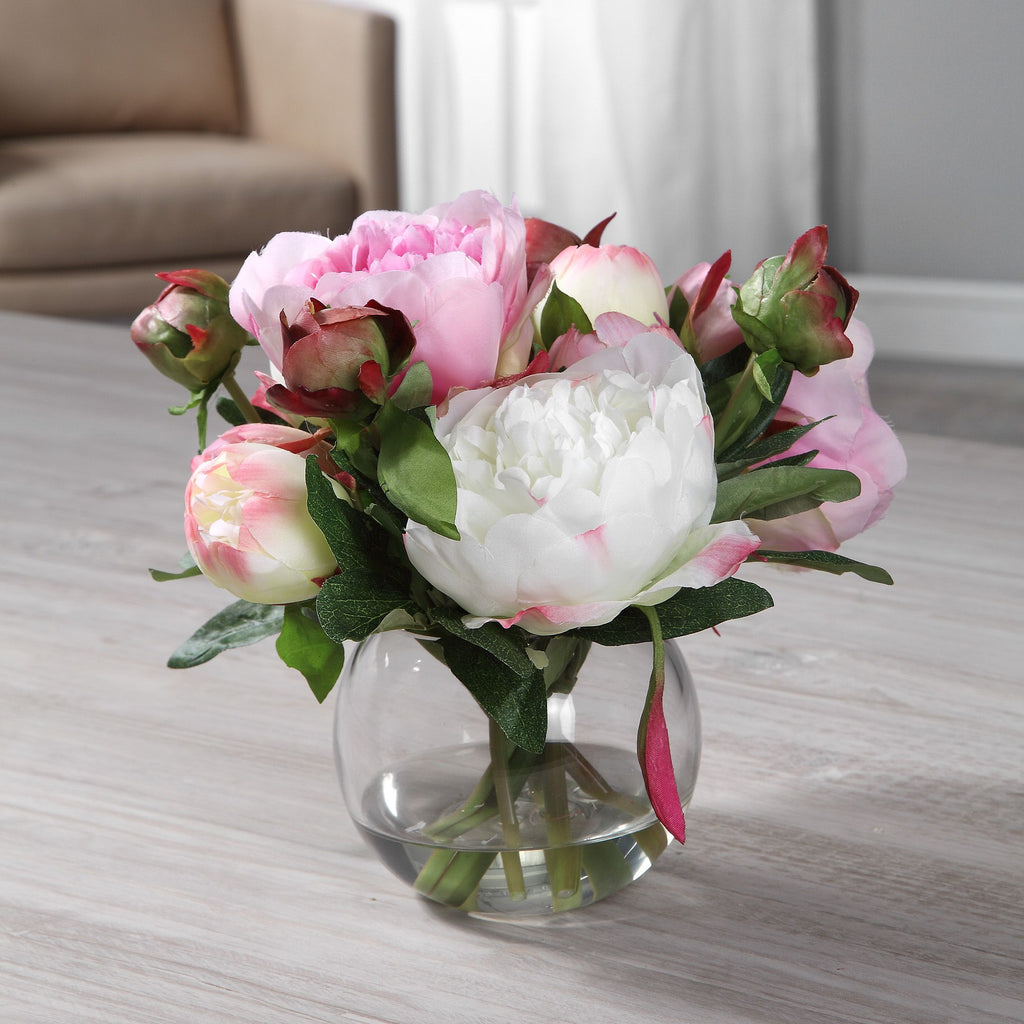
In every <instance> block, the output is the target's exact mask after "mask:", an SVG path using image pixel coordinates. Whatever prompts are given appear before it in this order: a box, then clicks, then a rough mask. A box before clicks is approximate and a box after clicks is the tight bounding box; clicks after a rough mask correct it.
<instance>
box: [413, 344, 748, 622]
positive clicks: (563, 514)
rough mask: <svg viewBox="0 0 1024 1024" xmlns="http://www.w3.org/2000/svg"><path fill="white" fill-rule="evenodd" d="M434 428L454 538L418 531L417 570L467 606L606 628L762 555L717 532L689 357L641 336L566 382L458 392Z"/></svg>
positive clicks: (705, 421)
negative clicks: (445, 460)
mask: <svg viewBox="0 0 1024 1024" xmlns="http://www.w3.org/2000/svg"><path fill="white" fill-rule="evenodd" d="M436 433H437V436H438V438H439V439H440V441H441V443H442V444H443V445H444V447H445V448H446V450H447V451H448V453H449V455H450V456H451V460H452V465H453V467H454V470H455V478H456V481H457V483H458V512H457V515H456V525H457V526H458V528H459V532H460V535H461V539H460V540H457V541H454V540H449V539H447V538H445V537H442V536H440V535H439V534H436V533H433V532H432V531H431V530H429V529H428V528H427V527H425V526H422V525H420V524H418V523H412V522H411V523H409V526H408V529H407V533H406V549H407V551H408V554H409V558H410V559H411V561H412V563H413V565H414V566H415V567H416V569H417V570H418V571H419V572H420V573H422V574H423V576H424V577H425V578H426V579H427V580H428V581H429V582H430V583H431V584H433V585H434V586H435V587H437V588H438V589H440V590H442V591H444V592H445V593H446V594H449V595H450V596H451V597H452V598H454V599H455V600H456V601H458V602H459V604H461V605H462V607H463V608H465V609H466V611H467V612H469V613H470V615H469V617H468V618H467V625H470V626H478V625H482V624H483V623H484V622H486V621H488V620H492V619H493V620H497V621H498V622H500V623H501V624H502V625H505V626H510V625H513V624H518V625H520V626H522V627H523V628H524V629H527V630H529V631H530V632H533V633H537V634H544V635H549V634H553V633H560V632H563V631H564V630H567V629H572V628H574V627H576V626H593V625H600V624H602V623H605V622H610V621H611V620H612V619H613V618H615V616H616V615H618V613H619V612H620V611H622V610H623V609H624V608H626V607H628V606H629V605H633V604H639V605H655V604H658V603H660V602H661V601H664V600H665V599H667V598H668V597H671V596H672V595H673V594H674V593H675V592H676V591H677V590H679V589H680V588H681V587H706V586H711V585H713V584H715V583H718V582H720V581H721V580H723V579H725V578H726V577H728V576H731V575H732V574H733V573H734V572H735V571H736V569H737V567H738V566H739V564H740V563H741V562H742V561H743V560H744V559H745V558H746V556H747V555H748V554H750V552H752V551H753V550H755V549H756V548H757V545H758V541H757V538H756V537H755V536H754V535H753V534H752V533H751V532H750V531H749V530H748V529H747V527H746V526H745V525H744V524H743V523H741V522H730V523H722V524H718V525H715V526H710V525H708V523H709V520H710V518H711V515H712V512H713V510H714V507H715V492H716V473H715V461H714V438H713V427H712V421H711V416H710V414H709V412H708V408H707V405H706V403H705V400H704V392H703V388H702V385H701V379H700V373H699V371H698V369H697V366H696V364H695V363H694V361H693V359H692V358H691V357H690V356H689V355H688V354H687V353H686V352H685V351H683V350H682V349H681V348H680V347H679V346H678V345H676V344H674V343H673V342H672V341H670V340H669V339H667V338H666V337H664V335H662V334H658V333H654V332H647V331H643V332H642V333H639V334H638V335H636V336H635V337H633V338H632V339H630V340H629V341H628V342H627V343H626V345H625V346H624V347H622V348H612V349H607V350H605V351H601V352H598V353H596V354H594V355H592V356H588V357H587V358H585V359H583V360H581V361H580V362H578V363H575V364H573V365H572V366H570V367H569V368H568V369H567V370H566V371H564V372H562V373H551V374H540V375H537V376H535V377H530V378H527V379H524V380H522V381H520V382H518V383H516V384H512V385H509V386H506V387H500V388H495V389H490V390H488V389H479V390H476V391H469V392H463V393H461V394H457V395H455V396H454V397H453V398H452V399H451V402H450V405H449V408H448V410H447V412H446V413H445V414H444V415H443V416H441V417H439V419H438V421H437V425H436Z"/></svg>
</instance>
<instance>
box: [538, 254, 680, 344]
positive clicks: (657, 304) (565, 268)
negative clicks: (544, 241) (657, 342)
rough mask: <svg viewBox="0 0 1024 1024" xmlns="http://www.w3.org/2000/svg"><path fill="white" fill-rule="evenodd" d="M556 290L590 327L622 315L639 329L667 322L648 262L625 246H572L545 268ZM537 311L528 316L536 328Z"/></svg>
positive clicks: (660, 292) (664, 301)
mask: <svg viewBox="0 0 1024 1024" xmlns="http://www.w3.org/2000/svg"><path fill="white" fill-rule="evenodd" d="M550 268H551V274H552V276H553V277H554V279H555V283H557V285H558V287H559V290H560V291H562V292H564V293H565V294H566V295H570V296H572V298H574V299H575V300H576V301H577V302H578V303H579V304H580V305H581V306H582V307H583V312H584V313H586V314H587V317H588V318H589V319H590V322H591V323H593V322H594V321H595V320H596V319H597V318H598V317H599V316H600V315H601V314H602V313H625V314H626V315H627V316H631V317H632V318H633V319H634V320H639V321H640V323H642V324H643V325H644V326H645V327H650V326H653V325H654V324H656V323H658V322H659V321H661V322H667V321H668V299H666V297H665V289H664V287H663V285H662V283H661V276H660V275H659V273H658V268H657V267H655V265H654V262H653V260H652V259H651V258H650V256H648V255H647V254H646V253H643V252H641V251H640V250H639V249H632V248H630V247H629V246H628V245H602V246H599V247H597V248H595V247H594V246H592V245H577V246H572V247H570V248H568V249H563V250H562V252H560V253H559V254H558V255H557V256H556V257H555V258H554V259H553V260H552V261H551V263H550ZM541 311H542V307H538V308H537V309H536V310H535V312H534V317H535V319H536V321H537V322H538V323H539V322H540V315H541Z"/></svg>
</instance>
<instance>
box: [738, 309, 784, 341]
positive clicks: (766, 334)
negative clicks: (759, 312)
mask: <svg viewBox="0 0 1024 1024" xmlns="http://www.w3.org/2000/svg"><path fill="white" fill-rule="evenodd" d="M732 318H733V320H735V321H736V323H737V324H738V325H739V328H740V330H741V331H742V332H743V337H744V338H745V339H746V342H747V344H748V345H749V346H750V348H751V350H752V351H754V352H763V351H765V350H766V349H770V348H773V347H774V346H775V344H776V342H777V341H778V337H777V336H776V334H775V332H774V331H773V330H772V329H771V328H770V327H768V326H766V325H765V324H764V323H762V322H761V321H760V320H758V319H757V317H756V316H751V315H750V314H749V313H747V312H745V311H744V310H743V309H742V308H741V307H740V304H739V303H737V304H736V305H735V306H733V307H732Z"/></svg>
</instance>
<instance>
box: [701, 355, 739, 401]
mask: <svg viewBox="0 0 1024 1024" xmlns="http://www.w3.org/2000/svg"><path fill="white" fill-rule="evenodd" d="M749 358H750V349H749V348H747V346H746V345H745V344H740V345H737V346H736V347H735V348H731V349H730V350H729V351H728V352H724V353H723V354H722V355H720V356H715V358H714V359H709V360H708V361H707V362H706V363H704V364H703V365H702V366H701V368H700V375H701V379H702V380H703V381H704V389H705V391H706V390H707V389H708V388H711V387H713V386H714V385H715V384H720V383H721V382H722V381H724V380H728V379H729V378H730V377H735V376H736V375H737V374H739V373H742V372H743V369H744V367H745V366H746V365H747V360H748V359H749Z"/></svg>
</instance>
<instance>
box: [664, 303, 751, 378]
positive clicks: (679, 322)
mask: <svg viewBox="0 0 1024 1024" xmlns="http://www.w3.org/2000/svg"><path fill="white" fill-rule="evenodd" d="M666 291H669V292H671V293H672V299H671V301H670V302H669V304H668V325H669V327H671V328H672V330H673V331H675V332H676V334H678V333H679V332H680V330H681V329H682V326H683V324H685V323H686V315H687V314H688V313H689V312H690V303H689V302H688V301H687V299H686V296H685V295H684V294H683V289H682V288H679V287H678V286H676V285H672V286H670V287H669V288H667V289H666ZM741 369H742V367H741Z"/></svg>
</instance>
